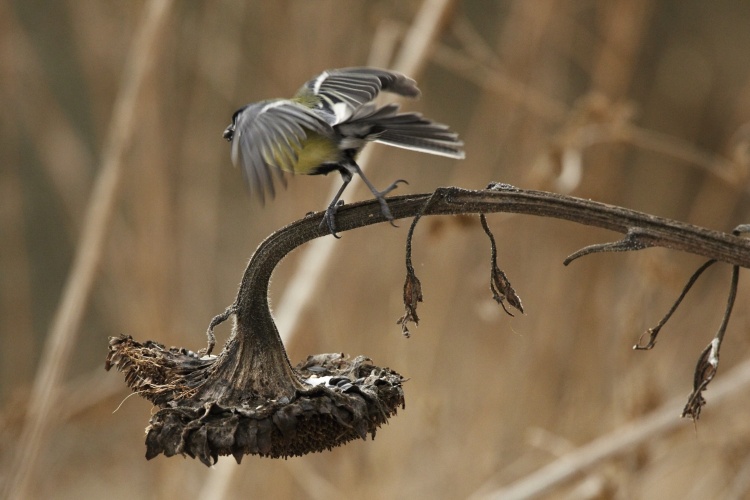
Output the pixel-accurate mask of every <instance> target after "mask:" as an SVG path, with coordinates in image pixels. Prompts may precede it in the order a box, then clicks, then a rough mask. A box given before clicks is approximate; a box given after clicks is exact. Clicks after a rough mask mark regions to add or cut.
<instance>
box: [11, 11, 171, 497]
mask: <svg viewBox="0 0 750 500" xmlns="http://www.w3.org/2000/svg"><path fill="white" fill-rule="evenodd" d="M170 6H171V1H169V0H153V1H152V2H150V3H149V4H147V6H146V8H145V10H144V13H143V17H142V20H141V22H140V25H139V28H138V31H137V33H136V35H135V38H134V41H133V45H132V47H131V50H130V53H129V55H128V60H127V63H126V65H125V70H124V73H123V81H122V86H121V88H120V93H119V95H118V98H117V101H116V102H115V107H114V111H113V115H112V122H111V124H110V129H109V134H108V137H107V141H106V143H105V146H104V150H103V153H102V167H101V170H100V172H99V174H98V176H97V179H96V181H95V184H94V187H93V191H92V193H91V198H90V200H89V205H88V208H87V210H86V219H85V222H84V226H83V232H82V234H81V238H80V240H79V244H78V247H77V250H76V254H75V258H74V260H73V265H72V267H71V270H70V274H69V275H68V279H67V281H66V283H65V286H64V288H63V292H62V298H61V301H60V304H59V305H58V308H57V311H56V312H55V316H54V319H53V322H52V325H51V327H50V331H49V335H48V337H47V340H46V343H45V347H44V352H43V353H42V357H41V360H40V361H39V369H38V370H37V375H36V379H35V380H34V385H33V388H32V391H31V397H30V401H29V407H28V413H27V418H26V424H25V425H24V428H23V431H22V433H21V436H20V439H19V441H18V444H19V450H18V452H17V454H16V461H15V463H14V469H13V471H12V472H11V474H10V475H9V480H8V481H7V483H6V487H7V492H8V497H10V496H11V493H12V495H13V496H14V497H18V498H25V497H28V496H30V495H29V485H30V481H31V479H32V477H33V475H34V473H35V469H36V463H37V459H38V457H39V454H40V449H41V446H42V443H43V442H44V440H45V437H46V434H47V432H48V430H49V428H50V426H51V425H52V420H53V419H52V418H51V417H53V412H52V409H53V407H52V404H53V402H54V401H55V399H56V398H55V394H54V393H55V391H56V390H57V388H58V386H59V385H60V381H61V380H62V377H63V374H64V372H65V369H66V368H67V366H68V363H69V361H70V356H71V353H72V352H73V348H74V345H75V341H76V336H77V332H78V327H79V325H80V322H81V318H82V317H83V312H84V310H85V306H86V303H87V302H88V298H89V296H90V293H91V289H92V286H93V283H94V277H95V274H96V270H97V268H98V266H99V263H100V261H101V257H102V251H103V247H104V239H105V238H104V237H105V235H106V234H107V229H108V227H109V220H110V218H111V215H112V211H113V207H114V203H115V200H116V199H117V192H118V187H119V185H120V177H121V166H122V159H123V156H124V153H125V151H126V149H127V146H128V145H129V144H130V139H131V138H132V135H133V131H134V130H135V126H134V124H135V108H136V102H137V98H138V95H139V93H140V89H141V87H142V85H143V82H144V81H145V79H146V76H147V75H148V70H149V68H150V67H151V65H152V63H153V61H154V59H155V54H156V50H155V47H157V46H158V43H157V40H158V38H159V34H160V33H161V28H162V26H163V25H164V22H165V20H166V19H167V17H168V13H169V10H170Z"/></svg>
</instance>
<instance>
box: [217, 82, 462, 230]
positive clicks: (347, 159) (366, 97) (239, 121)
mask: <svg viewBox="0 0 750 500" xmlns="http://www.w3.org/2000/svg"><path fill="white" fill-rule="evenodd" d="M381 91H383V92H391V93H394V94H398V95H402V96H405V97H412V98H415V97H418V96H419V95H420V92H419V89H418V88H417V84H416V82H415V81H414V80H412V79H411V78H408V77H406V76H404V75H402V74H400V73H396V72H393V71H387V70H383V69H377V68H343V69H335V70H328V71H324V72H323V73H321V74H320V75H318V76H316V77H315V78H313V79H312V80H310V81H309V82H307V83H305V84H304V85H303V86H302V87H301V88H300V89H299V90H298V91H297V94H295V96H294V97H292V98H291V99H269V100H266V101H260V102H257V103H253V104H248V105H246V106H243V107H242V108H240V109H238V110H237V111H235V113H234V115H233V116H232V123H231V124H230V125H229V126H228V127H227V128H226V130H224V138H225V139H226V140H227V141H230V142H231V143H232V162H233V163H234V165H235V166H241V167H242V172H243V174H244V177H245V180H246V181H247V183H248V184H249V187H250V191H251V194H254V195H257V196H258V197H259V198H260V200H261V202H263V201H264V199H265V193H266V192H268V194H269V195H270V196H271V198H273V196H274V194H275V191H274V185H273V180H274V179H273V178H274V176H275V177H278V179H279V180H280V182H282V184H284V185H285V186H286V181H285V179H284V175H283V173H282V171H283V172H289V173H292V174H305V175H319V174H328V173H329V172H333V171H337V172H339V173H340V174H341V177H342V178H343V181H344V182H343V184H342V186H341V188H340V189H339V190H338V192H337V193H336V196H334V198H333V200H332V201H331V203H330V204H329V205H328V208H327V209H326V212H325V217H324V219H323V221H324V222H325V223H326V224H327V225H328V229H329V230H330V232H331V234H333V236H335V237H338V236H337V235H336V225H335V214H336V210H337V209H338V207H339V206H340V205H342V204H343V201H339V200H340V198H341V195H342V193H343V192H344V190H345V189H346V186H347V185H348V184H349V182H351V180H352V177H353V175H354V174H357V175H359V176H360V177H361V178H362V180H363V181H364V182H365V184H366V185H367V187H368V188H369V189H370V191H371V192H372V194H373V195H374V196H375V198H376V199H377V200H378V201H379V202H380V207H381V211H382V213H383V216H384V217H385V218H386V219H388V220H389V221H391V223H393V216H392V215H391V211H390V210H389V209H388V204H387V203H386V201H385V198H384V196H385V195H386V194H388V193H389V192H391V191H392V190H394V189H396V187H397V186H398V184H399V183H400V182H404V183H406V181H405V180H403V179H399V180H397V181H395V182H394V183H393V184H391V185H390V186H388V187H387V188H385V189H384V190H382V191H378V190H377V189H376V188H375V186H373V185H372V183H371V182H370V181H369V180H368V179H367V177H365V176H364V174H363V173H362V170H361V169H360V167H359V165H357V155H358V154H359V152H360V151H361V150H362V148H364V146H365V144H367V143H368V142H370V141H372V142H380V143H383V144H388V145H391V146H396V147H400V148H405V149H411V150H414V151H421V152H424V153H432V154H435V155H440V156H447V157H449V158H463V157H464V152H463V149H462V148H463V142H461V141H460V140H459V139H458V135H457V134H456V133H454V132H451V131H450V130H449V129H448V126H446V125H443V124H440V123H435V122H433V121H430V120H428V119H426V118H424V117H422V115H421V114H419V113H399V112H398V109H399V107H398V104H387V105H385V106H382V107H378V106H376V105H375V104H374V103H372V102H371V101H372V100H373V99H375V98H376V97H377V95H378V94H379V93H380V92H381Z"/></svg>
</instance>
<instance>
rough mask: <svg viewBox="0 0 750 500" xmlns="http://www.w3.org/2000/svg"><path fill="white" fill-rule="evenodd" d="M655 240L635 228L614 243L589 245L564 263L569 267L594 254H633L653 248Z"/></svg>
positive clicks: (567, 258)
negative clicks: (633, 252) (575, 261)
mask: <svg viewBox="0 0 750 500" xmlns="http://www.w3.org/2000/svg"><path fill="white" fill-rule="evenodd" d="M652 238H653V235H651V234H650V233H649V232H648V231H647V230H644V229H643V228H639V227H634V228H631V229H629V230H628V232H627V234H626V235H625V237H624V238H623V239H621V240H618V241H612V242H609V243H597V244H595V245H589V246H587V247H584V248H581V249H580V250H578V251H577V252H573V253H572V254H570V255H568V257H566V259H565V260H564V261H563V264H564V265H566V266H567V265H568V264H570V263H571V262H573V261H574V260H576V259H578V258H580V257H583V256H586V255H590V254H592V253H601V252H632V251H635V250H643V249H644V248H649V247H650V246H652V243H651V241H650V240H651V239H652Z"/></svg>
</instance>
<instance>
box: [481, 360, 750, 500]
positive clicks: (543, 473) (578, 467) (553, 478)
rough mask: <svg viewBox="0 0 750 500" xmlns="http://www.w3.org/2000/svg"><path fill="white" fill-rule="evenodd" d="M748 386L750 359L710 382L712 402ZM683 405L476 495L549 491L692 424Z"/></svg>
mask: <svg viewBox="0 0 750 500" xmlns="http://www.w3.org/2000/svg"><path fill="white" fill-rule="evenodd" d="M748 386H750V360H746V361H744V362H742V363H740V364H739V365H737V366H736V367H734V368H733V369H732V371H731V372H729V373H727V374H725V375H724V378H723V379H721V380H717V381H716V382H715V383H714V384H713V385H712V386H711V403H712V404H719V403H720V402H721V401H725V400H726V399H727V398H729V397H730V396H732V395H735V394H737V393H738V392H739V391H741V390H746V389H747V387H748ZM684 405H685V398H684V397H679V398H677V399H675V400H672V401H669V402H668V403H666V404H664V405H662V406H661V407H660V408H659V409H657V410H655V411H653V412H651V413H649V414H648V415H645V416H643V417H641V418H639V419H637V420H635V421H633V422H630V423H628V424H626V425H623V426H621V427H618V428H617V429H615V430H614V431H612V432H610V433H609V434H605V435H602V436H600V437H598V438H597V439H595V440H593V441H591V442H590V443H588V444H586V445H583V446H581V447H579V448H577V449H575V450H573V451H571V452H570V453H567V454H565V455H563V456H562V457H560V458H558V459H557V460H555V461H554V462H552V463H550V464H547V465H545V466H544V467H542V468H540V469H537V470H536V471H534V472H533V473H531V474H529V475H528V476H526V477H523V478H521V479H519V480H518V481H516V482H514V483H512V484H509V485H508V486H505V487H503V488H500V489H496V490H494V491H492V492H490V493H487V492H486V489H485V492H479V493H477V494H476V495H475V497H476V498H491V499H501V498H502V499H503V500H512V499H522V498H523V499H529V498H535V497H538V496H540V495H543V494H544V493H548V492H549V491H550V490H551V489H552V488H554V487H555V486H559V485H562V484H564V483H565V482H567V481H568V480H570V479H572V478H574V477H577V476H578V475H579V474H580V473H581V472H585V471H587V470H590V469H591V468H593V467H595V466H597V465H601V464H602V463H603V462H605V461H606V460H609V459H611V458H613V457H615V456H617V455H619V454H621V453H624V452H626V451H627V450H629V449H631V448H633V447H634V446H636V445H638V444H640V443H643V442H645V441H647V440H649V439H654V438H656V437H661V436H664V435H666V434H668V433H670V432H674V431H677V430H679V429H680V428H682V427H684V426H686V425H691V424H690V423H688V422H685V421H684V420H682V419H680V418H678V417H679V415H680V413H681V412H682V409H683V407H684Z"/></svg>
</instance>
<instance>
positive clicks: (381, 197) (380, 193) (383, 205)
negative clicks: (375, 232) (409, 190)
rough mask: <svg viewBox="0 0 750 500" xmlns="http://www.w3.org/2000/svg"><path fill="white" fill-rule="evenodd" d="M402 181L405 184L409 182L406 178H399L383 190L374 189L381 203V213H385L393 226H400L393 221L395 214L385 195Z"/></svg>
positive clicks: (374, 193)
mask: <svg viewBox="0 0 750 500" xmlns="http://www.w3.org/2000/svg"><path fill="white" fill-rule="evenodd" d="M402 182H403V183H404V184H409V183H408V182H407V181H406V180H404V179H398V180H397V181H395V182H394V183H393V184H391V185H390V186H388V187H387V188H385V189H384V190H382V191H375V190H373V191H372V194H373V195H374V196H375V199H376V200H378V202H379V203H380V213H382V214H383V217H385V218H386V219H388V222H390V223H391V226H393V227H398V226H396V224H395V223H394V222H393V214H391V209H390V208H388V203H387V202H386V201H385V195H387V194H388V193H390V192H391V191H393V190H394V189H396V188H397V187H398V185H399V184H400V183H402Z"/></svg>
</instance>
